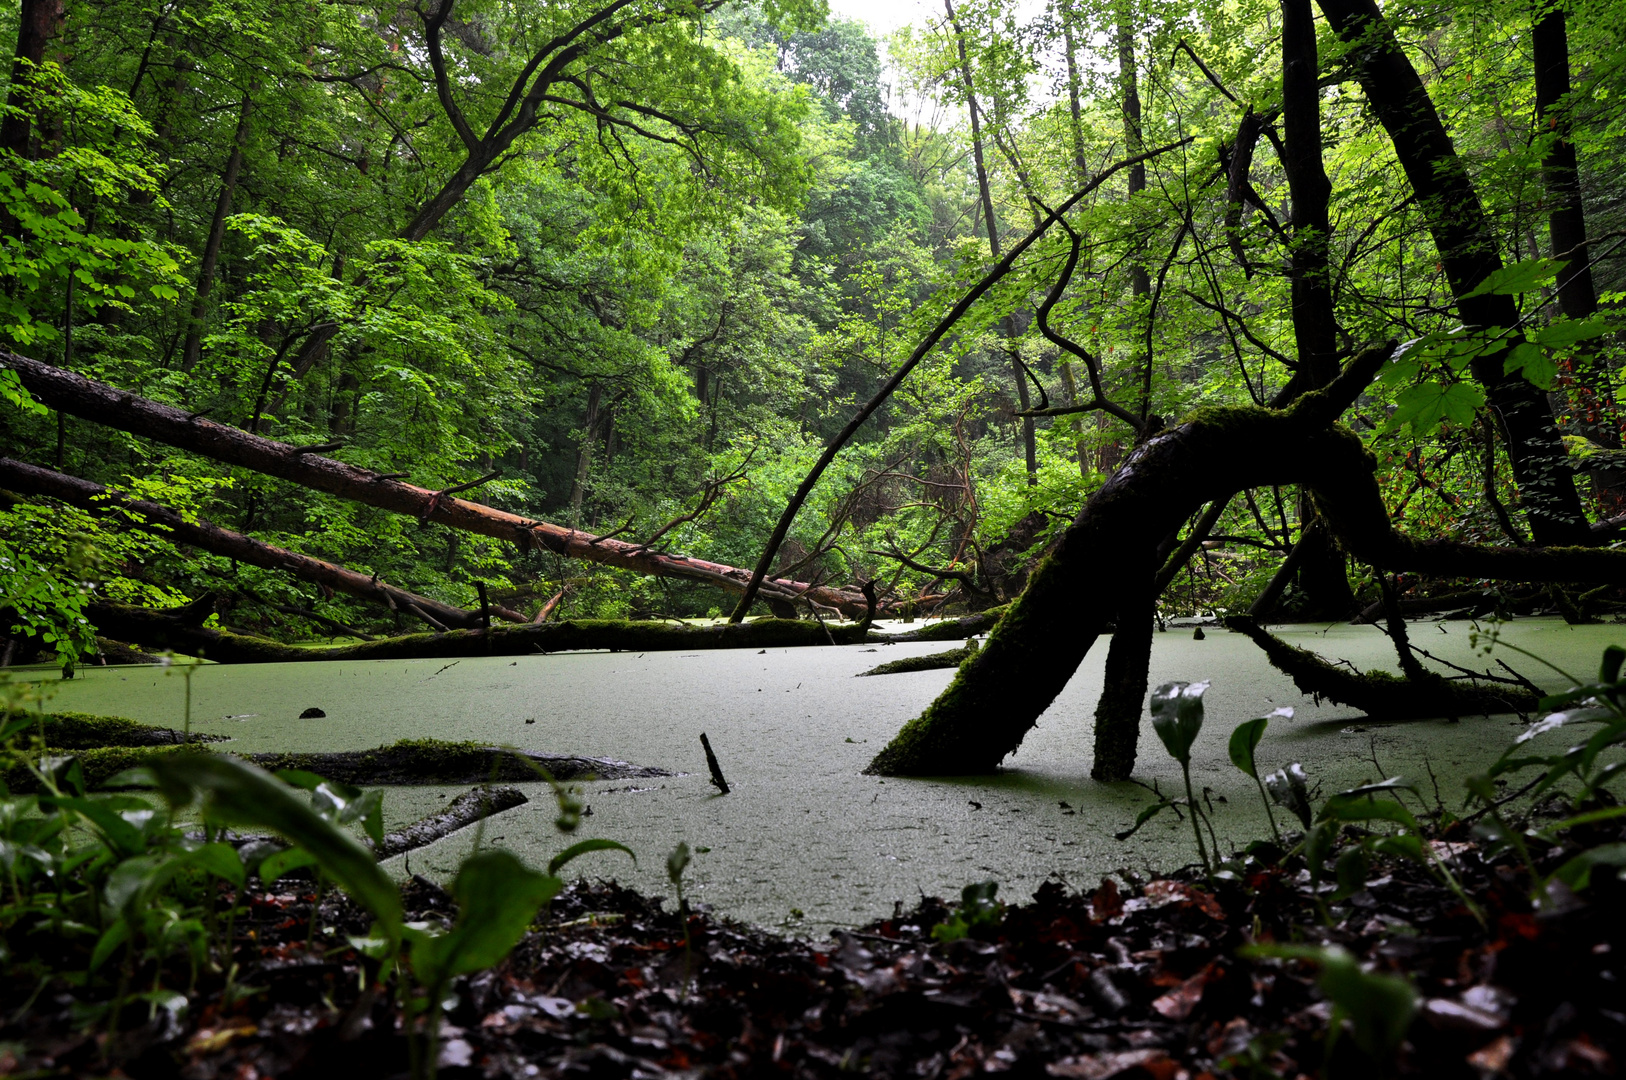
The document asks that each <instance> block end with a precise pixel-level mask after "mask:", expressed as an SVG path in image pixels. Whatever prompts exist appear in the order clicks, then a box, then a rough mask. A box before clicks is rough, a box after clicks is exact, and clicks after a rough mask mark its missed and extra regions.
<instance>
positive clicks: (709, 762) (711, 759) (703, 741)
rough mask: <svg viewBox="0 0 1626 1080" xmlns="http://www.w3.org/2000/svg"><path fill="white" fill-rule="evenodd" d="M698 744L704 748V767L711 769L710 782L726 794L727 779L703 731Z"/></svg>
mask: <svg viewBox="0 0 1626 1080" xmlns="http://www.w3.org/2000/svg"><path fill="white" fill-rule="evenodd" d="M700 745H701V746H703V747H705V749H706V768H708V769H710V770H711V782H712V783H714V784H716V785H717V787H718V788H719V789H721V791H722V793H723V794H724V795H727V794H728V781H727V780H724V779H723V769H722V766H720V765H718V764H717V755H716V754H714V753H712V752H711V740H710V739H708V738H706V733H705V732H704V731H702V732H701V733H700Z"/></svg>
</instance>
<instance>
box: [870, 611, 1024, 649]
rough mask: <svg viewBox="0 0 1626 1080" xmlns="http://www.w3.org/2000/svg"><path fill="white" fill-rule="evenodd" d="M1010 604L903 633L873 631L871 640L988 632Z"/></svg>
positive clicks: (933, 638)
mask: <svg viewBox="0 0 1626 1080" xmlns="http://www.w3.org/2000/svg"><path fill="white" fill-rule="evenodd" d="M1009 606H1010V605H1009V604H1001V605H1000V606H999V607H993V608H989V609H988V610H987V611H979V612H976V613H975V614H972V615H962V616H960V617H959V618H957V619H942V620H939V621H938V622H933V623H927V624H926V625H925V626H922V627H921V628H920V629H919V630H905V631H904V632H903V633H901V634H880V633H872V634H870V636H869V640H870V641H896V642H899V643H902V642H907V641H955V640H957V639H959V638H968V637H974V636H976V635H977V634H986V633H987V632H988V631H990V630H992V629H993V628H994V627H995V626H997V625H999V620H1000V619H1001V618H1002V617H1004V615H1005V611H1006V609H1007V608H1008V607H1009Z"/></svg>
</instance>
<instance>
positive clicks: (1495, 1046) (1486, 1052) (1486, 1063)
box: [1468, 1035, 1513, 1075]
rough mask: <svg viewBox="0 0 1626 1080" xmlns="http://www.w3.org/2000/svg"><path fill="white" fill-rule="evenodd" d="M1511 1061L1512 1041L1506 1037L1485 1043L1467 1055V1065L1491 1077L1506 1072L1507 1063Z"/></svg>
mask: <svg viewBox="0 0 1626 1080" xmlns="http://www.w3.org/2000/svg"><path fill="white" fill-rule="evenodd" d="M1512 1060H1513V1039H1512V1038H1511V1037H1510V1036H1507V1035H1503V1036H1502V1037H1501V1038H1500V1039H1496V1040H1494V1041H1493V1042H1489V1043H1486V1044H1485V1045H1484V1046H1481V1047H1480V1048H1479V1049H1478V1050H1475V1051H1474V1052H1473V1053H1471V1054H1469V1055H1468V1064H1470V1065H1472V1066H1473V1067H1474V1068H1476V1069H1478V1070H1480V1071H1481V1072H1485V1073H1490V1074H1492V1075H1495V1074H1497V1073H1501V1072H1505V1071H1507V1063H1508V1062H1509V1061H1512Z"/></svg>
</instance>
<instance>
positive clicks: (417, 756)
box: [4, 717, 672, 791]
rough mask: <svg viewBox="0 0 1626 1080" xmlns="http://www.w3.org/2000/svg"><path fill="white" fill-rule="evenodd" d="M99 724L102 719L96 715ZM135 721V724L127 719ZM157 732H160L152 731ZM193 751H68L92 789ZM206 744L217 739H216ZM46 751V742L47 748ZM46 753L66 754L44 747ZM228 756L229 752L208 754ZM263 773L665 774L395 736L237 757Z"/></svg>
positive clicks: (508, 777) (420, 777)
mask: <svg viewBox="0 0 1626 1080" xmlns="http://www.w3.org/2000/svg"><path fill="white" fill-rule="evenodd" d="M95 719H97V720H106V719H109V718H107V717H96V718H95ZM129 723H131V724H134V723H135V722H134V721H129ZM155 730H159V731H163V730H164V729H161V728H160V729H155ZM192 741H193V744H194V745H193V746H191V747H186V746H182V745H180V744H179V743H175V744H169V743H162V742H151V743H144V742H131V743H130V744H129V745H122V746H121V745H116V744H103V745H101V746H95V747H86V748H72V751H71V752H72V754H73V756H74V757H75V758H77V759H78V760H79V766H80V769H81V770H82V771H83V774H84V777H85V783H86V785H87V786H89V787H92V788H94V787H98V786H100V785H102V784H105V783H106V782H107V781H109V780H111V779H112V778H114V777H115V776H117V775H118V774H119V773H122V772H124V771H126V770H127V769H134V768H139V767H141V766H143V765H146V764H148V763H149V762H151V761H152V760H153V757H154V755H159V754H173V753H197V752H198V750H199V747H198V746H197V745H196V744H197V743H199V742H202V741H204V740H202V739H200V738H198V737H197V736H193V740H192ZM213 741H219V736H215V738H214V740H213ZM47 745H48V746H49V744H47ZM50 749H51V750H53V751H54V750H57V749H69V748H66V747H60V748H59V747H55V746H51V747H50ZM215 752H217V753H230V751H215ZM234 756H236V757H240V758H242V759H244V760H245V761H252V762H253V763H254V764H256V765H258V766H260V767H261V768H262V769H265V770H267V771H269V772H275V771H277V770H278V769H299V770H301V771H303V772H310V773H315V774H316V775H317V776H320V777H322V778H323V779H325V780H335V781H338V782H339V783H343V784H354V785H356V786H358V787H369V786H370V787H376V786H380V785H388V786H412V785H419V784H485V783H496V782H498V781H502V782H505V783H510V784H512V783H531V782H537V781H540V780H542V779H543V776H542V774H541V773H540V772H538V771H537V769H536V768H534V767H533V766H540V767H541V768H542V769H545V770H546V771H547V773H548V774H549V775H551V776H552V777H553V778H554V779H555V780H586V779H594V780H629V779H643V778H648V777H656V776H671V775H672V774H671V773H670V772H668V771H667V770H665V769H658V768H655V767H653V766H648V765H634V764H631V763H629V762H625V761H616V760H615V759H613V758H592V757H582V756H580V755H577V754H543V753H537V752H536V751H532V750H515V749H512V748H505V747H499V746H487V745H485V744H483V743H474V742H443V741H442V740H440V739H402V740H401V741H399V742H396V743H392V744H391V745H389V746H380V747H377V748H376V749H373V750H347V751H340V752H337V753H322V754H301V753H261V754H236V755H234ZM4 779H5V783H6V785H7V786H8V787H9V788H10V790H12V791H32V790H34V786H35V779H34V776H33V774H32V773H30V772H29V771H28V769H27V768H26V767H25V766H24V765H22V764H21V763H18V764H15V765H13V766H12V767H11V768H9V769H8V770H6V773H5V776H4Z"/></svg>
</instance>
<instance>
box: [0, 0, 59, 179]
mask: <svg viewBox="0 0 1626 1080" xmlns="http://www.w3.org/2000/svg"><path fill="white" fill-rule="evenodd" d="M64 11H65V9H64V7H63V0H22V10H21V12H20V13H19V16H18V24H17V51H16V53H15V54H14V59H13V60H12V63H11V92H10V93H9V94H8V95H7V97H6V106H7V110H6V116H5V119H4V120H3V121H0V150H10V151H11V152H12V153H13V154H16V155H17V156H18V157H20V158H26V157H29V156H30V154H29V153H28V137H29V133H30V131H31V128H32V123H33V121H32V119H31V117H30V110H29V106H28V96H27V87H28V84H29V82H30V81H31V76H32V73H33V71H34V69H35V68H37V67H39V66H40V65H41V64H42V63H44V62H45V50H46V49H47V48H49V47H50V44H51V42H52V41H53V40H55V39H56V37H57V35H58V34H60V33H62V19H63V15H64Z"/></svg>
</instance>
